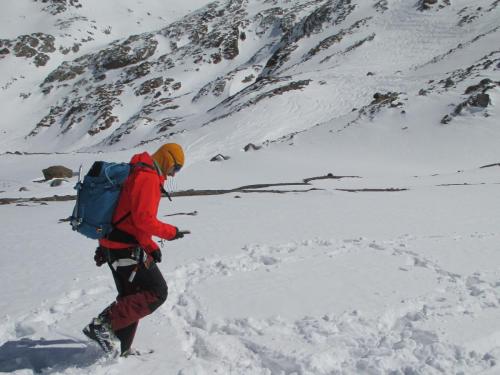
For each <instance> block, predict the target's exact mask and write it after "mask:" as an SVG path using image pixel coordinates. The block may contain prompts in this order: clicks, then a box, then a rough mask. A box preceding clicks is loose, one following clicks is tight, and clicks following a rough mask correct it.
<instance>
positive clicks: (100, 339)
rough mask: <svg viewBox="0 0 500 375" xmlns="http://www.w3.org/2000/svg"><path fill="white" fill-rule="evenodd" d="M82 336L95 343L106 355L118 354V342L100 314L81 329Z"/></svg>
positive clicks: (108, 324) (108, 323)
mask: <svg viewBox="0 0 500 375" xmlns="http://www.w3.org/2000/svg"><path fill="white" fill-rule="evenodd" d="M83 334H84V335H85V336H87V337H88V338H89V339H91V340H93V341H95V342H96V343H97V344H99V346H100V347H101V348H102V350H104V352H106V353H108V354H118V353H120V340H118V338H117V337H116V335H115V333H114V332H113V329H112V328H111V324H110V322H109V320H108V319H107V318H106V316H104V315H103V314H100V315H99V316H98V317H97V318H94V319H92V321H91V322H90V323H89V324H88V325H87V326H86V327H85V328H84V329H83Z"/></svg>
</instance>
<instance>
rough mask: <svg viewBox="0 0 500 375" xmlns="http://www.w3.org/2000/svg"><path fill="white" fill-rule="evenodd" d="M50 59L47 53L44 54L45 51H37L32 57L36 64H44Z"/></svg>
mask: <svg viewBox="0 0 500 375" xmlns="http://www.w3.org/2000/svg"><path fill="white" fill-rule="evenodd" d="M49 60H50V57H49V55H46V54H45V53H39V54H37V55H36V56H35V58H34V60H33V61H34V63H35V65H36V66H38V67H40V66H45V65H46V64H47V63H48V62H49Z"/></svg>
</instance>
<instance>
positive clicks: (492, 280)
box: [0, 175, 500, 375]
mask: <svg viewBox="0 0 500 375" xmlns="http://www.w3.org/2000/svg"><path fill="white" fill-rule="evenodd" d="M443 178H444V177H443ZM451 178H454V175H452V176H451ZM319 183H320V184H321V185H320V186H321V187H322V188H326V189H327V190H326V191H318V192H309V193H295V194H284V195H272V194H244V195H242V197H241V198H240V199H235V198H234V194H231V195H226V196H213V197H192V198H177V199H175V200H174V202H173V203H172V204H170V203H168V202H166V201H164V202H162V206H161V208H160V214H159V217H160V218H163V219H165V220H167V221H169V222H171V223H173V224H175V225H178V226H179V227H180V228H187V229H190V230H192V235H191V236H189V237H186V238H185V239H183V240H182V241H175V242H171V243H167V245H166V247H165V248H164V250H163V251H164V255H165V257H164V258H165V261H164V262H163V263H162V264H160V268H161V269H162V270H163V272H164V274H165V277H166V279H167V282H168V284H169V297H168V300H167V302H166V304H165V305H163V306H162V307H161V308H160V309H159V310H158V311H157V312H155V313H154V314H153V315H152V316H151V317H148V318H146V319H144V320H143V322H141V327H140V329H139V332H138V336H137V338H136V343H135V344H136V346H137V347H139V348H152V349H154V350H155V352H154V353H153V354H150V355H148V357H147V358H148V359H146V358H145V357H138V358H129V359H127V360H122V359H119V360H109V359H104V358H102V357H100V355H99V352H98V351H96V348H95V347H94V346H93V345H91V344H89V343H88V342H86V341H85V340H84V339H83V336H82V334H81V333H80V330H81V328H82V327H83V326H84V325H85V324H86V323H87V322H88V321H89V319H90V318H91V317H92V316H94V315H95V314H96V313H98V312H99V311H100V310H101V309H102V308H103V307H105V306H106V305H107V304H108V303H109V302H111V301H112V300H113V298H114V295H115V291H114V286H113V282H112V279H111V275H110V274H109V271H108V270H106V269H105V267H103V268H96V267H95V266H94V265H93V261H92V256H93V247H94V243H93V242H92V241H87V240H85V239H83V238H80V237H79V236H77V235H76V234H73V233H72V232H71V231H70V230H69V228H68V227H67V226H68V224H67V223H61V224H57V220H58V219H60V218H62V217H65V216H67V214H68V212H69V211H70V210H71V206H72V203H71V202H67V203H49V205H47V206H44V205H41V206H40V205H38V204H37V205H34V204H33V205H30V206H26V207H16V206H13V205H10V206H3V207H0V210H1V215H0V218H1V220H2V221H1V226H2V228H4V233H5V235H4V238H5V244H7V246H8V248H9V254H19V256H21V257H22V259H23V262H22V263H21V265H20V266H21V267H22V269H23V270H24V272H11V268H10V265H9V264H7V263H4V264H2V265H1V266H0V272H1V273H2V274H3V275H4V277H5V276H6V277H7V279H6V280H7V283H8V285H9V286H10V287H9V288H8V289H5V290H3V291H2V293H3V296H2V299H1V300H2V301H5V302H2V306H1V310H2V311H3V312H4V314H5V315H4V319H3V321H4V323H3V324H2V325H1V326H0V338H1V341H2V342H3V343H4V344H2V346H0V371H14V373H15V374H26V373H31V372H30V371H32V370H35V369H39V370H42V371H45V372H46V373H60V374H90V373H92V374H109V373H115V372H116V373H120V372H121V373H123V372H124V371H125V372H127V373H128V372H133V371H139V370H138V369H143V371H144V369H146V370H147V371H149V372H148V373H162V374H179V373H181V374H185V375H187V374H209V373H214V372H219V373H230V374H388V373H391V374H438V373H443V372H444V373H461V372H462V373H464V374H469V373H482V372H483V371H486V370H489V369H490V368H492V366H494V365H495V364H496V359H497V356H498V354H499V353H498V350H497V341H496V339H495V337H497V336H498V332H500V326H499V325H498V322H497V321H496V320H495V319H494V316H495V312H497V311H498V308H499V306H500V294H499V293H500V290H499V289H498V288H499V285H500V281H499V280H500V274H499V273H500V269H499V268H498V266H497V264H498V262H497V261H496V260H497V259H498V255H497V254H496V247H497V242H498V234H497V233H496V231H495V223H494V221H492V220H491V217H495V216H494V215H495V214H496V213H495V211H496V210H495V207H496V204H495V203H494V202H495V201H498V200H499V199H500V196H499V195H498V193H497V192H496V190H497V189H496V187H495V186H494V185H480V186H466V187H460V186H458V187H457V186H451V187H435V186H434V187H420V188H416V189H414V190H410V191H407V192H400V193H355V194H354V193H346V192H338V191H337V192H335V191H333V190H331V189H332V188H333V187H335V186H337V185H338V184H340V182H336V181H332V182H330V184H329V185H328V181H319ZM479 192H482V193H481V194H478V193H479ZM485 196H488V201H485V200H484V197H485ZM459 201H460V202H462V204H460V205H457V202H459ZM271 202H272V204H271ZM438 202H439V203H438ZM422 206H427V208H426V209H422V208H423V207H422ZM194 210H197V211H198V212H199V214H198V215H197V216H182V215H180V216H173V217H163V215H164V214H167V213H168V214H170V213H182V212H192V211H194ZM255 217H259V220H254V218H255ZM423 217H425V218H427V220H422V218H423ZM28 218H29V219H28ZM27 221H28V222H29V223H30V225H27V226H26V225H24V224H23V223H26V222H27ZM305 223H307V225H305ZM22 225H24V226H25V227H26V229H25V234H24V237H25V238H26V239H29V238H35V237H36V234H39V233H45V234H46V236H45V238H43V240H42V239H39V240H38V241H34V240H31V241H23V240H22V239H20V238H19V235H18V234H17V231H16V230H15V229H14V228H18V227H20V226H22ZM263 228H268V229H267V230H266V231H264V230H263ZM269 228H272V230H269ZM68 244H71V245H70V246H69V245H68ZM14 300H15V301H16V303H15V304H12V303H9V302H8V301H14ZM461 333H462V334H461ZM495 335H496V336H495ZM12 348H15V350H14V349H12ZM40 353H45V355H43V356H42V355H41V354H40ZM9 356H10V357H9ZM16 358H19V359H16ZM40 358H42V359H40ZM149 358H151V360H150V359H149ZM144 361H145V362H144ZM134 369H135V370H134Z"/></svg>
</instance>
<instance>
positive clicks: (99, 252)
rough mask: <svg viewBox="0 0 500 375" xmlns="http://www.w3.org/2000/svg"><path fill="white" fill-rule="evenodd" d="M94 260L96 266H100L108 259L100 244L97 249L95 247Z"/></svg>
mask: <svg viewBox="0 0 500 375" xmlns="http://www.w3.org/2000/svg"><path fill="white" fill-rule="evenodd" d="M94 261H95V265H96V266H97V267H101V266H102V265H103V264H104V263H106V262H107V261H108V259H107V257H106V254H105V253H104V250H103V249H102V247H100V246H99V247H98V248H97V249H95V254H94Z"/></svg>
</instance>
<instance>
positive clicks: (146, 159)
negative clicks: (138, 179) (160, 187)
mask: <svg viewBox="0 0 500 375" xmlns="http://www.w3.org/2000/svg"><path fill="white" fill-rule="evenodd" d="M137 163H144V164H148V165H150V166H152V167H154V161H153V158H152V157H151V155H149V154H148V153H147V152H142V153H140V154H135V155H134V156H132V159H130V164H132V165H134V164H137ZM137 169H138V170H140V171H141V172H148V173H154V174H156V175H157V176H158V177H159V178H160V183H162V184H163V182H164V181H165V177H163V176H162V175H161V174H159V173H158V172H157V171H156V168H155V169H151V168H147V167H141V166H139V167H138V168H137Z"/></svg>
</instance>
